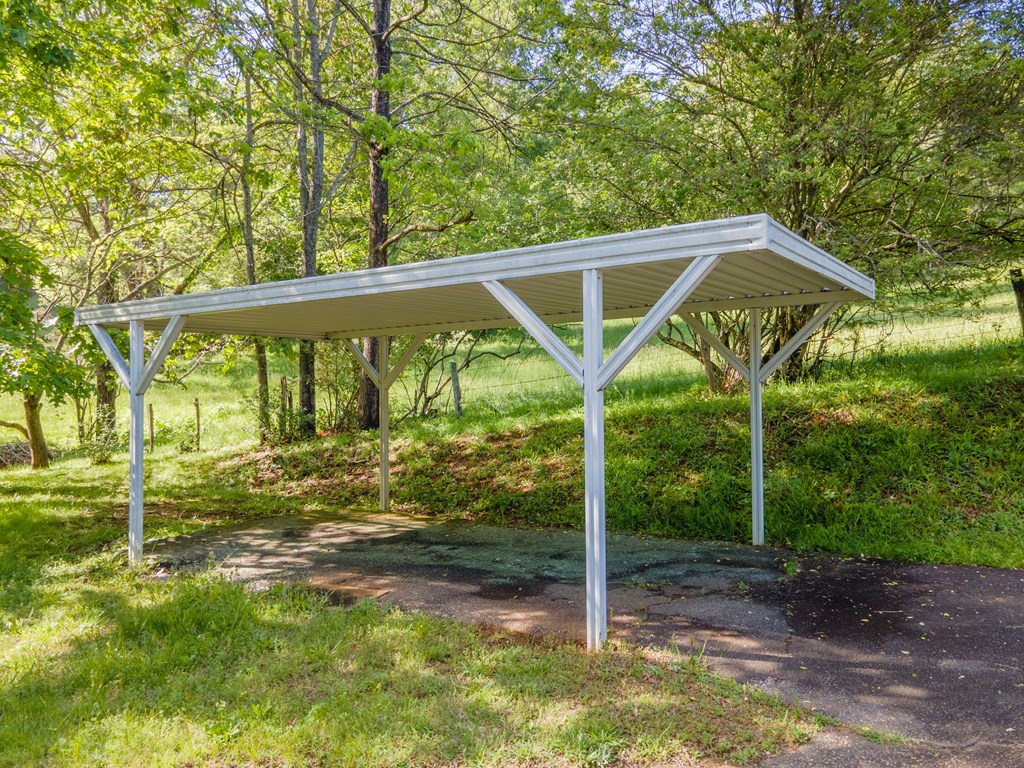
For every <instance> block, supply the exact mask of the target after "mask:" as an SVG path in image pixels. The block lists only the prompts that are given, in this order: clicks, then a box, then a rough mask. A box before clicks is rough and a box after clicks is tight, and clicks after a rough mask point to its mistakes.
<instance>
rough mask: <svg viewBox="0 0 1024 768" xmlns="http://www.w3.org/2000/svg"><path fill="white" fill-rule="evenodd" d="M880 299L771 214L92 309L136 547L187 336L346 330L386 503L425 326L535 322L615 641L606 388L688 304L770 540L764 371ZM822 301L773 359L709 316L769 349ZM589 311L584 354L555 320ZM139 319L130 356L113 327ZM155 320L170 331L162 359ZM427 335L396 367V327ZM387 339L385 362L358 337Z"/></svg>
mask: <svg viewBox="0 0 1024 768" xmlns="http://www.w3.org/2000/svg"><path fill="white" fill-rule="evenodd" d="M873 297H874V281H873V280H871V278H869V277H867V276H865V275H863V274H861V273H860V272H858V271H857V270H855V269H853V268H852V267H850V266H848V265H847V264H844V263H843V262H841V261H839V260H838V259H836V258H834V257H833V256H830V255H829V254H827V253H825V252H824V251H822V250H821V249H820V248H817V247H815V246H814V245H812V244H811V243H809V242H807V241H806V240H804V239H802V238H800V237H798V236H797V235H795V234H794V233H792V232H790V231H789V230H788V229H786V228H785V227H783V226H781V225H780V224H778V223H777V222H775V221H773V220H772V219H771V218H770V217H768V216H766V215H754V216H741V217H735V218H729V219H720V220H717V221H709V222H701V223H696V224H683V225H677V226H672V227H664V228H661V229H652V230H644V231H640V232H629V233H625V234H619V235H610V236H606V237H595V238H587V239H582V240H573V241H569V242H564V243H556V244H553V245H542V246H532V247H527V248H517V249H513V250H507V251H496V252H493V253H484V254H478V255H473V256H461V257H455V258H450V259H444V260H440V261H433V262H424V263H417V264H405V265H397V266H389V267H383V268H380V269H374V270H361V271H358V272H348V273H340V274H333V275H324V276H320V277H310V278H304V279H299V280H289V281H284V282H279V283H266V284H261V285H256V286H244V287H238V288H227V289H223V290H218V291H209V292H206V293H197V294H191V295H180V296H163V297H158V298H152V299H144V300H140V301H130V302H122V303H119V304H109V305H100V306H92V307H83V308H81V309H79V310H77V312H76V320H77V322H78V323H79V324H80V325H87V326H89V327H90V329H91V330H92V331H93V333H94V335H95V336H96V338H97V340H98V341H99V343H100V345H101V347H102V348H103V350H104V352H105V353H106V354H107V357H108V358H109V359H110V360H111V363H112V364H113V365H114V368H115V370H116V371H117V373H118V376H119V377H120V378H121V380H122V382H123V383H124V385H125V386H126V387H127V388H128V390H129V393H130V395H131V410H130V413H131V425H130V430H129V435H130V442H131V445H130V448H129V452H130V482H129V556H130V558H131V559H132V560H133V561H136V560H138V559H139V558H140V557H141V554H142V491H143V488H142V461H143V451H142V445H143V434H142V428H143V395H144V393H145V391H146V389H147V388H148V386H149V384H150V383H151V382H152V380H153V377H154V376H155V374H156V371H157V369H158V368H159V366H160V365H161V363H162V361H163V359H164V357H165V356H166V354H167V353H168V352H169V350H170V347H171V345H172V344H173V342H174V339H175V338H176V337H177V335H178V334H179V333H180V332H181V331H183V330H186V331H190V332H198V333H213V334H237V335H251V336H277V337H284V338H302V339H343V340H346V341H348V345H349V348H350V349H351V350H352V352H353V354H355V355H356V358H357V360H358V361H359V362H360V365H362V367H363V368H364V369H365V370H366V371H367V373H368V374H369V375H370V377H371V378H372V379H373V380H374V382H375V383H376V384H378V387H379V390H380V396H381V400H380V407H381V508H386V507H387V504H388V492H387V480H388V460H387V456H388V425H387V420H388V416H387V414H388V397H387V393H388V389H389V387H390V385H391V384H392V383H393V382H394V381H395V379H396V378H397V376H398V374H399V373H401V370H402V368H404V366H405V365H406V364H407V363H408V362H409V360H410V359H411V357H412V354H413V353H414V352H415V350H416V348H417V347H418V344H419V343H420V342H422V340H423V338H425V337H426V335H427V334H430V333H436V332H441V331H449V330H459V329H478V328H497V327H504V326H512V325H522V326H523V327H524V328H525V329H526V330H527V331H528V332H529V333H530V334H531V335H532V336H533V337H534V338H535V339H536V340H537V341H538V342H539V343H540V344H541V345H542V346H543V347H544V348H545V349H546V350H547V351H548V352H549V353H551V355H552V356H553V357H554V358H555V360H556V361H558V363H559V364H560V365H561V366H562V367H563V368H564V369H565V370H566V372H567V373H568V374H569V375H570V376H571V377H572V378H573V379H574V380H575V381H576V382H577V383H578V384H579V385H580V386H581V387H582V389H583V394H584V398H583V399H584V437H585V439H584V446H585V471H586V493H585V510H586V532H587V638H588V645H589V646H590V647H598V646H600V645H602V644H603V643H604V639H605V632H606V622H607V603H606V589H605V565H604V517H605V515H604V507H605V499H604V390H605V388H606V387H607V386H608V385H609V384H611V382H612V381H613V380H614V378H615V376H616V375H617V374H618V373H619V371H621V370H622V368H623V367H625V365H626V364H627V363H628V362H629V360H631V359H632V357H633V356H634V355H635V354H636V352H637V351H639V349H640V348H641V347H643V345H644V344H645V343H646V342H647V341H648V340H649V339H650V338H651V337H652V336H653V335H654V334H655V333H656V331H657V330H658V328H659V327H660V326H661V325H662V324H663V323H664V322H665V321H666V320H667V319H668V318H669V317H671V316H672V315H674V314H678V315H679V316H680V317H681V318H682V319H683V320H684V321H685V322H687V323H688V324H689V325H690V326H691V327H692V328H693V330H694V331H695V332H696V333H698V334H700V335H701V336H702V337H703V338H704V339H705V340H707V342H708V343H709V344H710V345H711V346H713V347H714V348H715V349H716V350H718V351H719V352H720V353H721V354H722V355H723V356H724V357H725V358H726V360H727V361H728V362H729V363H730V364H731V365H733V366H734V367H735V368H736V369H737V370H738V371H739V372H740V373H741V375H743V377H744V378H746V379H747V380H748V381H749V382H751V469H752V486H753V488H752V491H753V492H752V506H753V514H752V517H753V539H754V543H756V544H760V543H763V540H764V510H763V451H762V444H761V441H762V426H761V424H762V419H761V388H762V385H763V383H764V381H765V380H766V379H767V378H768V377H769V376H770V375H771V374H772V373H773V372H774V371H775V370H776V369H777V368H778V367H779V365H781V364H782V363H783V362H784V361H785V360H786V359H787V358H788V357H789V356H790V355H791V354H792V353H793V352H794V351H795V350H796V349H797V348H798V347H799V346H800V344H802V343H803V342H804V341H806V340H807V338H809V337H810V335H811V334H812V333H813V332H814V331H815V330H816V329H817V328H819V327H820V326H821V324H822V323H823V322H824V321H825V319H827V317H828V316H829V314H830V313H831V312H832V311H834V310H835V309H836V308H837V307H838V306H839V305H840V304H841V303H843V302H846V301H855V300H861V299H870V298H873ZM809 304H821V305H823V306H822V308H821V309H819V310H818V312H817V313H816V314H815V315H814V316H813V317H812V319H811V320H810V321H809V322H808V324H807V325H806V326H805V327H804V328H803V329H802V330H801V331H800V332H799V333H797V334H796V336H794V337H793V339H792V340H791V341H790V342H789V343H787V344H786V345H785V346H784V347H783V348H782V349H781V350H780V351H779V352H778V353H776V355H775V356H774V357H773V358H771V359H770V360H762V359H761V356H758V355H753V356H751V358H750V360H749V361H746V362H745V361H743V360H740V359H739V358H738V357H737V356H736V355H735V354H734V353H733V352H732V351H731V350H729V349H726V348H724V347H723V346H722V344H721V342H720V341H719V339H718V337H717V336H716V335H714V334H713V333H710V332H709V331H708V329H707V328H706V327H705V326H704V325H703V323H702V322H701V320H700V319H699V318H698V316H697V313H702V312H711V311H721V310H735V309H748V310H750V349H755V350H756V349H761V315H760V310H761V309H762V308H766V307H778V306H789V305H809ZM628 317H643V320H641V321H640V322H639V323H638V324H637V326H636V327H635V328H634V329H633V331H632V332H631V333H630V334H629V336H627V338H626V339H625V340H624V341H623V342H622V344H621V345H620V346H619V348H618V349H616V350H615V351H614V352H613V353H612V354H610V355H609V356H608V357H607V359H606V358H605V355H604V343H603V342H604V340H603V332H602V322H603V320H605V319H611V318H628ZM580 320H582V321H583V325H584V353H583V360H580V359H579V358H578V357H577V356H576V354H575V353H574V352H572V351H571V350H570V349H569V348H568V347H567V346H566V345H565V344H564V343H563V342H562V341H561V340H560V339H559V338H558V337H557V336H556V335H555V334H554V333H553V332H552V331H551V330H550V328H549V326H550V325H552V324H555V323H566V322H574V321H580ZM108 328H128V329H129V339H130V355H129V358H128V359H127V360H126V359H125V358H124V357H123V356H122V354H121V352H120V351H119V350H118V348H117V347H116V345H115V344H114V343H113V341H112V340H111V338H110V336H109V335H108V333H107V331H106V329H108ZM144 329H149V330H154V329H163V330H164V333H163V334H162V336H161V338H160V341H159V343H158V344H157V345H156V347H155V348H154V349H153V351H152V353H151V355H150V358H149V361H148V362H147V361H146V360H145V358H146V350H145V346H144V335H143V332H144ZM401 334H414V335H416V336H417V342H416V343H414V344H413V345H411V346H410V347H409V351H408V352H407V353H406V355H404V356H403V358H402V359H401V360H399V361H398V362H397V363H396V364H395V365H394V366H393V367H390V366H389V363H388V359H387V349H388V345H387V343H386V339H387V337H390V336H394V335H401ZM366 336H378V337H382V338H383V339H385V343H382V344H381V345H380V350H381V352H380V357H381V359H380V362H379V364H378V366H377V367H374V366H373V365H371V364H370V362H369V361H367V360H365V359H363V357H362V355H361V353H360V351H359V348H358V347H357V346H356V345H355V344H353V343H352V342H351V339H354V338H359V337H366Z"/></svg>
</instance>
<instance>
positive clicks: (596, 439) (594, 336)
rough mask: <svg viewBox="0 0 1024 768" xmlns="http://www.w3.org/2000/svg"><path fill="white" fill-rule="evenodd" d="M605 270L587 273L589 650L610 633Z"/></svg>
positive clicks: (585, 387) (585, 380) (585, 379)
mask: <svg viewBox="0 0 1024 768" xmlns="http://www.w3.org/2000/svg"><path fill="white" fill-rule="evenodd" d="M602 301H603V297H602V282H601V273H600V271H598V270H596V269H587V270H584V272H583V464H584V475H585V488H584V511H585V513H586V520H585V527H586V540H587V648H588V649H590V650H598V649H600V648H602V647H603V646H604V643H605V640H606V638H607V636H608V585H607V572H606V568H605V499H604V389H603V388H602V387H601V386H600V383H599V380H598V375H599V373H600V371H601V365H602V364H603V362H604V322H603V320H604V312H603V311H602Z"/></svg>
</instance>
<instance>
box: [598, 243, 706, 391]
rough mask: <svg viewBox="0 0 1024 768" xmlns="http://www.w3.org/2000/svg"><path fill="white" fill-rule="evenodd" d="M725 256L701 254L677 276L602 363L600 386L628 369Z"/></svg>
mask: <svg viewBox="0 0 1024 768" xmlns="http://www.w3.org/2000/svg"><path fill="white" fill-rule="evenodd" d="M720 260H721V257H720V256H718V255H714V254H712V255H708V256H698V257H697V258H696V259H694V260H693V261H691V262H690V263H689V264H688V265H687V267H686V269H684V270H683V273H682V274H681V275H679V277H677V278H676V280H675V282H673V283H672V285H671V286H669V289H668V290H667V291H665V293H664V294H662V297H661V298H660V299H658V301H657V302H656V303H655V305H654V306H653V307H651V308H650V310H649V311H648V312H647V315H645V316H644V319H643V320H641V321H640V322H639V323H637V325H636V326H635V327H634V328H633V330H632V331H630V332H629V335H628V336H626V338H625V339H623V341H622V343H621V344H619V346H618V348H617V349H616V350H615V351H614V352H613V353H612V354H611V355H610V356H609V357H608V359H607V360H605V362H604V363H603V364H602V365H601V368H600V370H599V371H598V373H597V387H598V389H606V388H607V387H608V385H609V384H611V383H612V381H613V380H614V379H615V377H616V376H618V375H619V373H620V372H621V371H622V369H623V368H625V367H626V366H627V365H628V364H629V361H630V360H632V359H633V358H634V357H636V354H637V352H639V351H640V350H641V348H642V347H643V346H644V344H646V343H647V342H648V341H650V340H651V337H652V336H654V334H655V333H657V332H658V329H659V328H661V326H662V325H664V324H665V321H666V320H668V319H669V318H670V317H671V316H672V315H673V314H675V312H676V310H678V309H679V307H680V306H681V305H682V304H683V302H684V301H686V300H687V299H688V298H689V297H690V294H692V293H693V292H694V291H695V290H696V289H697V287H698V286H699V285H700V284H701V283H702V282H703V281H704V278H706V277H707V276H708V275H709V274H710V273H711V270H713V269H714V268H715V266H716V265H717V264H718V262H719V261H720Z"/></svg>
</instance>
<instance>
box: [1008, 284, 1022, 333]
mask: <svg viewBox="0 0 1024 768" xmlns="http://www.w3.org/2000/svg"><path fill="white" fill-rule="evenodd" d="M1010 285H1012V286H1013V295H1014V296H1015V297H1016V298H1017V314H1019V315H1020V332H1021V334H1024V274H1022V273H1021V270H1020V269H1011V270H1010Z"/></svg>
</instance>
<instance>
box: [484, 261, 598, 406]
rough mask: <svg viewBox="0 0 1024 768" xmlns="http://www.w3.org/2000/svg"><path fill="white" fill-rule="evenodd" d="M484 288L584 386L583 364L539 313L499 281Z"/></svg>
mask: <svg viewBox="0 0 1024 768" xmlns="http://www.w3.org/2000/svg"><path fill="white" fill-rule="evenodd" d="M483 285H484V288H486V289H487V290H488V291H490V293H491V295H492V296H493V297H494V298H495V299H496V300H497V301H498V303H499V304H501V306H503V307H504V308H505V309H506V310H508V313H509V314H510V315H512V317H514V318H515V319H516V320H517V321H518V322H519V324H520V325H521V326H523V328H525V329H526V332H527V333H529V334H530V335H531V336H532V337H533V338H534V339H535V340H536V342H537V343H538V344H540V345H541V346H542V347H544V349H545V350H547V352H548V354H549V355H551V357H553V358H554V359H555V362H556V363H558V364H559V365H560V366H562V368H563V369H564V370H565V372H566V373H568V374H569V376H571V377H572V379H573V381H575V382H576V383H577V384H578V385H580V386H581V387H582V386H583V363H581V362H580V359H579V358H578V357H576V354H575V353H574V352H573V351H572V350H571V349H569V347H568V345H566V343H565V342H564V341H562V340H561V339H560V338H558V335H557V334H556V333H555V332H554V331H552V330H551V329H550V328H549V327H548V326H547V325H545V323H544V321H543V320H541V319H540V318H539V317H538V316H537V313H536V312H534V311H533V310H532V309H530V307H529V306H527V304H526V302H524V301H523V300H522V299H521V298H519V297H518V296H517V295H516V294H515V293H514V292H513V291H512V290H511V289H510V288H509V287H508V286H507V285H505V284H504V283H501V282H498V281H497V280H486V281H484V284H483Z"/></svg>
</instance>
